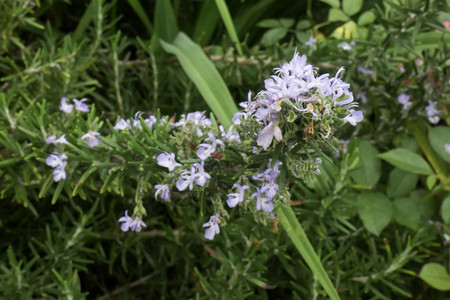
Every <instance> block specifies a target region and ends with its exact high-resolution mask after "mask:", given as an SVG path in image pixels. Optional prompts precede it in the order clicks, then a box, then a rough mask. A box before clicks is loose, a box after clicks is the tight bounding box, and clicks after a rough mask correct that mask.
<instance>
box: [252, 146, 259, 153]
mask: <svg viewBox="0 0 450 300" xmlns="http://www.w3.org/2000/svg"><path fill="white" fill-rule="evenodd" d="M252 152H253V154H256V153H258V148H257V147H256V146H253V148H252Z"/></svg>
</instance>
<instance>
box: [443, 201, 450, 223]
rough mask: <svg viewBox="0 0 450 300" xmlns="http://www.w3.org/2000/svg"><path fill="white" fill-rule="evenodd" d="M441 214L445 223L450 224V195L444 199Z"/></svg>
mask: <svg viewBox="0 0 450 300" xmlns="http://www.w3.org/2000/svg"><path fill="white" fill-rule="evenodd" d="M441 215H442V220H444V222H445V224H450V196H447V198H445V199H444V201H442V205H441Z"/></svg>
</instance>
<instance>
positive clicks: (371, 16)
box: [358, 10, 377, 26]
mask: <svg viewBox="0 0 450 300" xmlns="http://www.w3.org/2000/svg"><path fill="white" fill-rule="evenodd" d="M376 19H377V17H376V16H375V13H374V12H373V11H371V10H368V11H365V12H363V13H362V14H361V15H360V16H359V18H358V25H359V26H364V25H368V24H372V23H373V21H375V20H376Z"/></svg>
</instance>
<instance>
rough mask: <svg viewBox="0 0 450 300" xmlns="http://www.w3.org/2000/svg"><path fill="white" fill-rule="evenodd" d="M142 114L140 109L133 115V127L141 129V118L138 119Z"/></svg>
mask: <svg viewBox="0 0 450 300" xmlns="http://www.w3.org/2000/svg"><path fill="white" fill-rule="evenodd" d="M141 115H142V112H141V111H138V112H137V113H136V114H135V115H134V119H133V127H135V128H139V129H142V125H141V120H140V119H139V118H140V117H141Z"/></svg>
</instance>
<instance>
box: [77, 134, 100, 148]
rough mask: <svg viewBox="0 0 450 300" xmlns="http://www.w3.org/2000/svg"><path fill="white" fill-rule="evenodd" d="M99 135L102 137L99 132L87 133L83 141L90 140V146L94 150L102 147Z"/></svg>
mask: <svg viewBox="0 0 450 300" xmlns="http://www.w3.org/2000/svg"><path fill="white" fill-rule="evenodd" d="M97 135H100V133H98V132H97V131H90V130H89V131H88V133H85V134H84V135H83V136H82V137H81V139H82V140H85V139H88V142H87V143H88V146H89V147H91V148H94V147H95V146H98V145H100V140H99V139H98V138H97Z"/></svg>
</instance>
